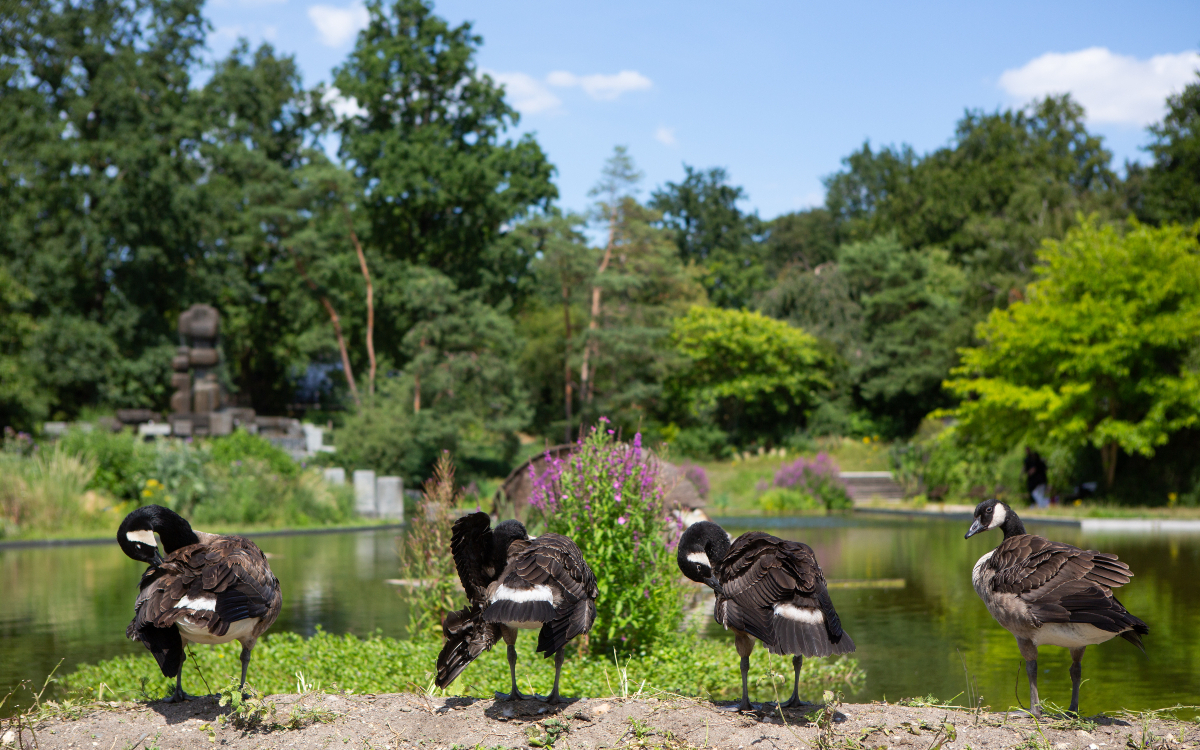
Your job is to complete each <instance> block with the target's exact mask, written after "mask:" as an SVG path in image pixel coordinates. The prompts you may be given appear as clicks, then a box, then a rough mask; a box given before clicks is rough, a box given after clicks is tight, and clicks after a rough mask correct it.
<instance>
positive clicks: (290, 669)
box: [63, 627, 863, 699]
mask: <svg viewBox="0 0 1200 750" xmlns="http://www.w3.org/2000/svg"><path fill="white" fill-rule="evenodd" d="M536 644H537V639H536V638H529V637H524V638H519V639H518V640H517V651H518V654H519V658H520V672H519V674H520V678H521V681H522V685H521V687H522V689H523V690H524V689H527V690H528V692H530V693H534V692H538V689H540V690H541V692H543V693H544V692H546V691H548V690H549V688H550V684H551V682H553V680H554V663H553V660H549V659H542V658H539V655H538V654H536V653H535V652H534V648H535V647H536ZM240 648H241V647H240V646H238V644H236V643H233V644H226V645H223V646H214V647H209V648H195V647H193V649H192V653H191V654H190V655H189V657H188V660H187V662H185V664H184V684H185V688H187V687H188V686H189V685H193V686H194V685H196V684H203V683H201V681H200V678H199V675H198V673H197V672H196V668H197V665H198V666H199V668H200V669H201V670H203V672H204V674H205V675H206V676H207V677H208V679H209V680H210V681H216V682H218V683H222V684H223V683H224V681H225V680H227V679H228V680H232V679H235V678H236V677H238V676H239V675H240V673H241V663H240V662H239V661H238V655H239V654H240ZM440 649H441V643H440V642H438V641H436V640H407V639H405V640H399V639H395V638H385V637H382V636H379V635H377V634H376V635H372V636H369V637H367V638H358V637H356V636H354V635H350V634H347V635H343V636H336V635H330V634H329V633H326V632H324V631H323V630H321V629H320V628H319V627H318V629H317V633H316V634H315V635H313V636H312V637H311V638H307V639H306V638H302V637H301V636H299V635H297V634H295V633H268V634H267V636H266V637H264V638H262V639H260V640H259V641H258V645H257V646H255V648H254V661H253V662H252V663H251V665H250V675H249V679H250V684H251V685H253V687H255V688H256V689H257V690H259V691H261V692H262V693H265V694H273V693H288V692H293V691H295V690H296V679H297V678H296V673H297V672H301V673H302V674H303V675H304V678H305V679H306V680H307V681H309V682H311V683H313V684H317V685H322V686H324V687H325V689H327V690H330V691H341V690H346V691H351V692H354V693H391V692H395V691H397V690H404V689H408V690H413V689H423V688H425V687H426V686H432V683H433V673H434V665H435V664H436V662H437V654H438V651H439V650H440ZM772 659H773V660H774V662H773V664H774V666H775V671H777V672H785V671H786V672H788V673H789V674H790V664H789V665H787V668H786V669H785V668H784V667H783V665H782V664H781V662H780V661H779V657H772V656H770V655H769V654H767V652H766V649H755V652H754V654H753V655H752V657H751V661H752V662H753V664H752V666H751V669H752V670H753V671H755V672H756V673H758V672H760V671H762V670H765V669H766V668H767V665H768V662H769V661H770V660H772ZM619 669H621V670H626V671H627V673H626V680H625V682H626V684H628V685H632V686H633V692H636V691H637V689H638V687H639V686H643V685H644V690H647V691H648V690H651V689H658V690H667V691H670V692H674V693H679V694H683V695H697V696H710V697H712V698H719V699H727V698H733V697H737V696H739V695H740V694H741V686H740V685H739V684H738V680H737V674H738V656H737V652H736V651H735V650H734V648H733V646H732V644H730V643H726V642H722V641H721V640H710V639H706V638H698V637H696V636H695V635H694V634H692V633H685V634H678V635H677V636H676V637H675V638H673V639H669V640H667V641H665V642H662V643H659V644H657V645H655V646H654V647H653V648H649V647H647V648H644V649H639V650H634V651H633V652H632V653H630V654H629V655H628V656H623V657H621V659H620V662H619V663H616V662H614V661H613V657H612V655H611V654H609V655H600V654H597V655H595V656H591V655H588V654H586V653H582V654H579V655H573V656H571V657H570V658H569V659H568V660H567V663H566V665H565V666H564V667H563V672H562V685H561V689H562V692H563V694H564V695H579V696H589V697H600V696H607V695H614V694H619V693H618V691H619V689H620V684H621V681H620V679H619V672H618V670H619ZM508 679H509V677H508V662H507V661H506V660H505V656H504V649H503V648H497V649H493V650H491V651H489V652H485V653H484V654H482V655H481V656H480V657H479V658H478V659H477V660H476V661H475V662H474V663H473V664H472V665H471V666H470V667H469V668H468V669H467V671H466V672H465V673H464V674H463V676H462V677H461V678H460V679H458V680H456V681H455V682H454V684H453V685H452V686H451V687H450V688H449V689H450V691H452V692H454V693H457V694H461V695H471V696H475V697H486V698H491V697H492V696H493V695H494V693H495V692H496V691H503V690H507V689H508ZM862 680H863V672H862V671H861V670H860V669H859V667H858V662H857V661H856V660H854V659H850V658H844V659H837V660H831V659H805V660H804V668H803V670H802V671H801V675H800V690H801V691H802V693H803V694H812V693H814V692H817V691H820V690H822V689H823V688H828V687H839V686H840V687H843V688H844V689H853V688H854V687H856V686H859V685H861V684H862ZM63 683H64V685H65V687H66V688H67V689H68V690H70V691H72V692H76V693H91V692H92V691H94V690H96V688H97V687H98V686H99V685H100V684H101V683H104V684H105V685H106V686H107V687H106V688H105V692H106V693H107V692H108V691H109V690H113V691H116V694H117V695H120V696H122V697H125V698H134V699H136V698H141V697H143V696H145V697H149V698H152V699H157V698H159V697H161V696H163V695H166V694H168V693H169V692H170V691H171V690H173V689H174V686H175V682H174V680H169V679H167V678H164V677H163V676H162V672H160V671H159V669H158V666H157V665H156V664H155V662H154V660H153V659H152V658H150V655H149V654H144V653H141V654H136V655H128V656H118V657H115V658H112V659H107V660H104V661H101V662H99V663H97V664H92V665H83V666H81V667H79V668H78V669H76V670H75V671H74V672H73V673H71V674H69V675H67V677H66V678H65V679H64V680H63ZM535 688H536V689H535ZM767 694H771V693H767ZM771 695H772V697H773V694H771Z"/></svg>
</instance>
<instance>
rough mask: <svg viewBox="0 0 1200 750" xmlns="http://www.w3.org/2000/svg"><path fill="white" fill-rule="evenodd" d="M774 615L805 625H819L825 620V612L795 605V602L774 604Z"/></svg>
mask: <svg viewBox="0 0 1200 750" xmlns="http://www.w3.org/2000/svg"><path fill="white" fill-rule="evenodd" d="M775 616H776V617H782V618H784V619H786V620H792V621H793V622H802V623H805V624H806V625H819V624H821V623H823V622H825V613H824V612H822V611H821V610H819V609H809V608H808V607H797V606H796V605H795V604H776V605H775Z"/></svg>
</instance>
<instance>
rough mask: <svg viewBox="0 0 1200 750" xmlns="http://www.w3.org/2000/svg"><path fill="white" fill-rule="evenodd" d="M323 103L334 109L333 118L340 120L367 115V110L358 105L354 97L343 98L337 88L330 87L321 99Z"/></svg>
mask: <svg viewBox="0 0 1200 750" xmlns="http://www.w3.org/2000/svg"><path fill="white" fill-rule="evenodd" d="M321 101H322V102H324V103H325V104H328V105H329V106H330V107H332V108H333V116H334V117H336V118H337V119H339V120H344V119H346V118H347V117H358V116H359V115H365V114H366V113H367V110H365V109H363V108H362V107H360V106H359V105H358V100H357V99H355V98H354V97H352V96H342V92H341V91H338V89H337V86H330V87H329V88H328V89H326V91H325V95H324V96H322V97H321Z"/></svg>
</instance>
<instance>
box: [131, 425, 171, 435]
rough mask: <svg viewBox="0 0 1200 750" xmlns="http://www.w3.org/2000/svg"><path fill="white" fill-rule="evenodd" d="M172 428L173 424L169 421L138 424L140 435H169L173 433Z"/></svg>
mask: <svg viewBox="0 0 1200 750" xmlns="http://www.w3.org/2000/svg"><path fill="white" fill-rule="evenodd" d="M171 429H172V428H171V424H170V423H168V422H143V423H141V424H140V425H138V437H142V438H160V437H167V436H169V435H170V434H171Z"/></svg>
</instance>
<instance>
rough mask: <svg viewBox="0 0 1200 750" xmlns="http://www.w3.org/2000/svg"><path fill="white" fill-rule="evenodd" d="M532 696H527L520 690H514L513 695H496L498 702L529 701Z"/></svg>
mask: <svg viewBox="0 0 1200 750" xmlns="http://www.w3.org/2000/svg"><path fill="white" fill-rule="evenodd" d="M530 698H531V696H528V695H525V694H524V693H522V692H521V691H520V690H516V689H514V690H513V691H512V692H511V693H496V700H498V701H527V700H530Z"/></svg>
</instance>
